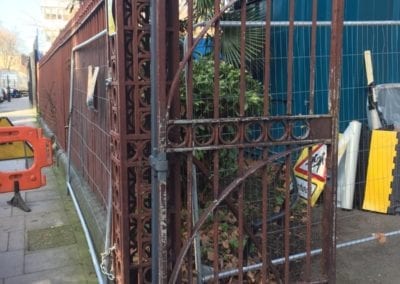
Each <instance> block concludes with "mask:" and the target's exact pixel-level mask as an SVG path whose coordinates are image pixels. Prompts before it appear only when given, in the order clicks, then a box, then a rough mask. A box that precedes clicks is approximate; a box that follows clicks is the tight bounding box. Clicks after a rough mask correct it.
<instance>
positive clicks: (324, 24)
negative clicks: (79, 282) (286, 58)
mask: <svg viewBox="0 0 400 284" xmlns="http://www.w3.org/2000/svg"><path fill="white" fill-rule="evenodd" d="M207 23H208V22H207V21H205V22H199V23H197V24H195V25H194V27H202V26H205V25H206V24H207ZM240 24H241V23H240V21H220V22H219V25H220V26H221V27H240ZM293 24H294V26H296V27H311V26H312V25H313V22H312V21H294V23H293ZM265 25H266V23H265V21H246V26H247V27H252V28H257V27H264V26H265ZM316 25H317V26H320V27H329V26H331V25H332V22H331V21H317V22H316ZM343 25H344V26H397V25H400V21H345V22H343ZM271 26H272V27H287V26H289V21H274V22H271Z"/></svg>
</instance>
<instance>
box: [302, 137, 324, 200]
mask: <svg viewBox="0 0 400 284" xmlns="http://www.w3.org/2000/svg"><path fill="white" fill-rule="evenodd" d="M327 155H328V148H327V146H326V145H325V144H318V145H315V146H313V147H312V148H311V159H310V160H311V166H309V163H308V161H309V157H308V156H309V155H308V148H305V149H304V150H303V151H302V152H301V154H300V157H299V158H298V160H297V162H296V164H295V166H294V175H295V177H296V182H297V187H298V191H299V195H300V197H302V198H303V199H305V200H307V199H308V191H309V186H308V185H309V184H308V177H309V175H310V177H311V184H310V196H311V205H312V206H314V205H315V203H316V202H317V200H318V197H319V196H320V195H321V192H322V191H323V190H324V187H325V183H326V176H327V167H326V157H327ZM309 169H311V172H310V173H309Z"/></svg>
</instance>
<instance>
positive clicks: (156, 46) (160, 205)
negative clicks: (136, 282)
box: [150, 0, 168, 283]
mask: <svg viewBox="0 0 400 284" xmlns="http://www.w3.org/2000/svg"><path fill="white" fill-rule="evenodd" d="M150 13H151V35H152V39H153V40H152V41H151V59H152V60H151V126H152V127H151V159H150V160H151V168H152V175H151V189H152V190H151V193H152V194H151V196H152V197H151V202H152V206H151V208H152V240H151V242H152V243H151V246H152V250H151V251H152V282H153V283H166V281H167V277H168V275H167V274H168V272H167V253H168V249H167V171H168V162H167V158H166V152H165V148H166V141H167V139H166V115H165V114H166V107H165V106H166V68H165V67H166V61H165V58H166V56H165V36H166V35H165V24H166V20H165V1H156V0H152V1H151V12H150Z"/></svg>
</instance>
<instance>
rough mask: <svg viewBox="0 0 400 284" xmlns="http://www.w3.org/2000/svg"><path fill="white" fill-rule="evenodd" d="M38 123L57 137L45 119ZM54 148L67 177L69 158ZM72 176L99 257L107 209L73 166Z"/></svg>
mask: <svg viewBox="0 0 400 284" xmlns="http://www.w3.org/2000/svg"><path fill="white" fill-rule="evenodd" d="M38 121H39V123H40V125H41V128H42V129H43V132H44V133H45V135H46V136H48V137H55V135H54V133H53V132H52V131H51V130H50V128H49V127H48V126H47V124H46V123H45V122H44V121H43V119H41V118H40V117H39V119H38ZM55 143H57V140H56V141H55ZM54 148H55V153H54V156H55V159H56V165H57V167H58V168H59V169H60V170H61V172H62V174H63V175H64V176H65V175H66V172H67V167H68V157H67V155H66V153H65V152H64V151H63V150H62V149H61V148H59V147H57V146H56V147H54ZM70 175H71V181H70V184H71V186H72V188H73V190H74V192H75V195H76V197H77V199H78V203H79V207H80V208H81V211H82V214H83V216H84V218H85V221H86V224H87V227H88V229H89V232H90V235H91V238H92V240H93V245H94V247H95V250H96V253H97V255H98V256H99V255H100V253H101V252H103V250H104V242H105V233H106V219H107V218H106V216H107V212H106V208H105V206H104V205H103V204H102V203H101V202H100V201H99V199H98V197H97V196H96V195H95V194H93V193H92V190H91V189H90V188H89V186H88V185H87V183H86V182H85V181H84V180H83V179H82V178H81V177H80V176H79V174H78V173H77V172H76V170H75V169H74V167H73V166H72V165H71V171H70Z"/></svg>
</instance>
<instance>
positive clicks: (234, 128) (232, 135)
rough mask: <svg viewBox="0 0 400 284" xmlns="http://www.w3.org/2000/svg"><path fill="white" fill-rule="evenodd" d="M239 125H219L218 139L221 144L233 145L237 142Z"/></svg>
mask: <svg viewBox="0 0 400 284" xmlns="http://www.w3.org/2000/svg"><path fill="white" fill-rule="evenodd" d="M239 134H240V133H239V125H238V124H234V123H224V124H221V126H220V127H219V131H218V137H219V139H220V141H221V142H222V143H223V144H226V145H228V144H234V143H236V142H237V141H238V140H239V137H240V135H239Z"/></svg>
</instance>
